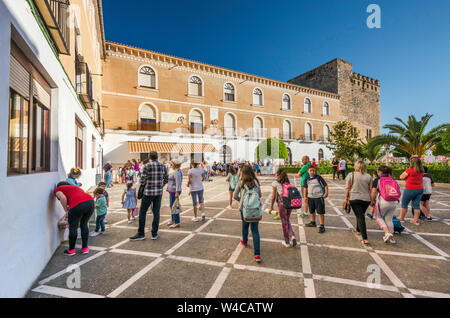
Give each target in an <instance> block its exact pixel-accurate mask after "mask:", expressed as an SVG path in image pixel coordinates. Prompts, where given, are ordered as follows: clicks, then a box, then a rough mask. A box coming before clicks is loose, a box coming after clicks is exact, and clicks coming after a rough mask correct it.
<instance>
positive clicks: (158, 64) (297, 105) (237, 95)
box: [103, 42, 380, 164]
mask: <svg viewBox="0 0 450 318" xmlns="http://www.w3.org/2000/svg"><path fill="white" fill-rule="evenodd" d="M106 54H107V58H106V59H105V61H104V66H103V75H104V76H103V117H104V120H105V149H104V150H105V152H104V155H105V160H111V161H112V162H113V163H115V164H120V163H123V162H125V161H126V160H129V159H132V158H136V159H145V158H146V156H147V154H148V152H149V151H150V150H156V151H158V152H159V153H161V154H163V155H164V156H166V157H167V158H173V157H174V155H176V156H180V155H181V156H183V157H184V159H185V160H186V161H187V160H189V159H190V158H192V157H193V156H194V155H195V154H197V155H199V156H200V155H201V156H202V158H203V159H206V160H209V161H231V160H256V147H257V145H258V144H259V143H260V142H261V141H262V140H263V139H265V138H267V137H277V138H280V139H282V140H283V141H284V142H285V143H286V145H287V147H288V152H289V158H288V161H289V162H293V161H299V160H300V159H301V156H303V155H309V156H310V157H311V158H316V159H322V158H325V159H330V158H331V157H332V153H331V152H330V150H329V149H328V148H327V143H328V142H329V135H330V130H331V129H332V127H333V125H334V124H335V123H336V122H338V121H340V120H344V119H348V120H350V121H351V122H352V123H353V124H354V125H355V126H356V127H357V128H358V130H359V131H360V136H361V137H362V138H365V137H371V136H375V135H377V134H379V133H380V102H379V100H380V99H379V92H380V91H379V87H380V86H379V82H378V81H376V80H373V79H370V78H368V77H365V76H361V75H359V74H356V73H353V71H352V64H350V63H348V62H345V61H343V60H340V59H335V60H333V61H331V62H329V63H327V64H325V65H322V66H320V67H318V68H316V69H315V70H312V71H310V72H308V73H305V74H303V75H300V76H298V77H296V78H295V79H293V80H290V81H288V82H281V81H276V80H273V79H268V78H264V77H260V76H255V75H250V74H246V73H242V72H237V71H233V70H230V69H225V68H222V67H218V66H213V65H208V64H205V63H200V62H196V61H192V60H188V59H184V58H178V57H174V56H170V55H166V54H162V53H157V52H155V51H150V50H144V49H140V48H135V47H131V46H126V45H122V44H117V43H112V42H107V43H106Z"/></svg>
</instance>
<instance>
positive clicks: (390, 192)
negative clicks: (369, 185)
mask: <svg viewBox="0 0 450 318" xmlns="http://www.w3.org/2000/svg"><path fill="white" fill-rule="evenodd" d="M378 190H379V192H380V196H381V197H382V198H383V199H384V200H386V201H399V200H400V197H401V195H402V192H401V190H400V186H399V185H398V183H397V181H395V180H394V179H392V178H391V177H382V178H380V179H379V180H378Z"/></svg>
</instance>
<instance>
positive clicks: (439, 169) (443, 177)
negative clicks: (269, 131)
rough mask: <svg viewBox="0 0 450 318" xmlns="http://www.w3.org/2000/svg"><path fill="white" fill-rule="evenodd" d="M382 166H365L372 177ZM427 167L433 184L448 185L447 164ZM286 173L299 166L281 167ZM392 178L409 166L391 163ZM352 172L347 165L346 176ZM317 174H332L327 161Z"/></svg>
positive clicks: (449, 171)
mask: <svg viewBox="0 0 450 318" xmlns="http://www.w3.org/2000/svg"><path fill="white" fill-rule="evenodd" d="M380 165H382V163H376V164H369V165H368V166H367V173H369V174H370V175H373V173H374V172H375V171H377V170H378V167H379V166H380ZM426 166H427V167H428V174H429V175H430V176H431V177H432V178H433V181H434V182H442V183H450V165H449V164H447V163H432V164H426ZM282 167H283V168H284V169H285V170H286V172H287V173H295V174H297V173H298V172H299V171H300V169H301V167H302V166H301V165H286V166H282ZM391 167H392V176H393V177H394V178H395V179H397V180H398V179H400V175H401V174H402V173H403V172H404V171H405V170H406V169H408V168H409V164H407V163H397V162H395V163H392V165H391ZM353 171H354V167H353V165H352V164H348V165H347V174H348V173H351V172H353ZM317 173H318V174H321V175H324V174H332V173H333V169H332V167H331V164H330V162H329V161H322V163H321V164H320V165H319V166H318V168H317Z"/></svg>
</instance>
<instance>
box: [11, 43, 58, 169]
mask: <svg viewBox="0 0 450 318" xmlns="http://www.w3.org/2000/svg"><path fill="white" fill-rule="evenodd" d="M11 50H12V52H11V55H10V90H9V92H10V93H9V136H8V166H7V167H8V168H7V174H8V175H16V174H29V173H35V172H41V171H50V134H49V132H50V120H49V108H50V94H49V91H50V87H49V86H48V85H47V84H46V83H45V82H44V80H43V79H42V77H41V76H40V74H38V72H37V70H36V69H35V68H34V66H33V65H32V64H31V62H29V60H28V59H27V58H26V57H25V55H23V53H22V52H20V50H19V49H18V48H17V47H16V45H15V44H14V42H11ZM13 53H14V55H12V54H13ZM41 84H42V85H41Z"/></svg>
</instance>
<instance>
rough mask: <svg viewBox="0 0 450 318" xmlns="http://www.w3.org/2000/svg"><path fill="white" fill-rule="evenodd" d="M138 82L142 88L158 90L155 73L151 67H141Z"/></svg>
mask: <svg viewBox="0 0 450 318" xmlns="http://www.w3.org/2000/svg"><path fill="white" fill-rule="evenodd" d="M138 82H139V86H141V87H147V88H156V73H155V71H154V70H153V69H152V68H151V67H149V66H144V67H141V69H140V70H139V75H138Z"/></svg>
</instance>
